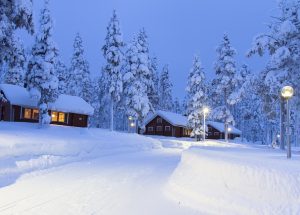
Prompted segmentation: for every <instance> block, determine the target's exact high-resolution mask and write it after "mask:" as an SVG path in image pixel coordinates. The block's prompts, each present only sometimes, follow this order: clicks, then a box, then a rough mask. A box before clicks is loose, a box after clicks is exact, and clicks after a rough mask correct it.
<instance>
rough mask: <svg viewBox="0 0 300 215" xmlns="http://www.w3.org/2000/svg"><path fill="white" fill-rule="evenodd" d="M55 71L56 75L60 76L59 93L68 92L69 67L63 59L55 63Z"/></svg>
mask: <svg viewBox="0 0 300 215" xmlns="http://www.w3.org/2000/svg"><path fill="white" fill-rule="evenodd" d="M55 71H56V76H57V78H58V93H59V94H67V93H68V90H67V83H68V78H69V76H68V74H69V73H68V72H69V71H68V68H67V66H66V65H65V64H64V63H63V62H62V61H61V60H59V59H58V60H57V61H56V63H55Z"/></svg>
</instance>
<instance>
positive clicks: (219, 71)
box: [212, 34, 236, 141]
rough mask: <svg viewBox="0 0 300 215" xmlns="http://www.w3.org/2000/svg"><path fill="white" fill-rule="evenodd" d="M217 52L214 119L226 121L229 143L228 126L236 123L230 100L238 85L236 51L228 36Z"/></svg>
mask: <svg viewBox="0 0 300 215" xmlns="http://www.w3.org/2000/svg"><path fill="white" fill-rule="evenodd" d="M216 51H217V60H216V62H215V65H214V68H215V72H216V78H215V80H214V82H213V84H214V87H215V93H216V94H215V98H217V100H218V101H217V102H218V106H217V107H216V108H215V109H214V110H213V113H212V118H214V119H217V120H222V121H224V128H225V140H226V141H228V125H229V123H234V119H233V116H232V114H231V110H230V102H229V101H228V98H229V96H230V95H231V94H232V93H234V86H235V83H236V81H235V80H234V79H235V73H236V63H235V60H234V56H235V55H236V51H235V49H234V48H232V46H231V43H230V40H229V38H228V35H227V34H224V36H223V40H222V42H221V44H220V45H219V46H218V48H217V50H216Z"/></svg>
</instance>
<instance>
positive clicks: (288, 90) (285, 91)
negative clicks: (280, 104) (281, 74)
mask: <svg viewBox="0 0 300 215" xmlns="http://www.w3.org/2000/svg"><path fill="white" fill-rule="evenodd" d="M281 96H282V98H283V99H284V100H285V101H286V144H287V158H288V159H290V158H291V157H292V147H291V142H290V135H291V134H290V133H291V132H290V107H289V99H290V98H292V97H293V96H294V89H293V87H291V86H285V87H283V88H282V89H281Z"/></svg>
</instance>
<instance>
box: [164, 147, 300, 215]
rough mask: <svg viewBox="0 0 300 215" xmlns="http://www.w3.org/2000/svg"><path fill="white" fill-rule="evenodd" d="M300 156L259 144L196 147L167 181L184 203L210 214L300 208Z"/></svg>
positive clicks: (281, 211)
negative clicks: (272, 149) (292, 156)
mask: <svg viewBox="0 0 300 215" xmlns="http://www.w3.org/2000/svg"><path fill="white" fill-rule="evenodd" d="M299 163H300V162H299V157H296V158H294V159H293V160H287V159H286V158H285V156H284V154H283V153H280V152H276V151H271V150H266V149H264V150H262V149H254V148H247V147H244V148H233V147H208V148H207V147H206V148H204V147H202V148H200V147H197V148H196V147H194V148H191V149H189V150H187V151H185V152H184V153H183V156H182V160H181V162H180V164H179V166H178V167H177V169H176V170H175V172H174V173H173V175H172V176H171V178H170V180H169V182H168V185H167V186H166V190H165V191H166V195H167V196H168V197H170V198H172V199H173V200H175V201H177V202H178V203H179V204H182V205H184V206H188V207H192V208H194V209H196V210H199V211H201V212H202V213H205V214H206V213H208V214H226V215H227V214H244V215H245V214H251V215H252V214H253V215H254V214H255V215H256V214H266V215H271V214H278V215H279V214H280V215H281V214H290V215H293V214H294V215H297V214H300V165H299Z"/></svg>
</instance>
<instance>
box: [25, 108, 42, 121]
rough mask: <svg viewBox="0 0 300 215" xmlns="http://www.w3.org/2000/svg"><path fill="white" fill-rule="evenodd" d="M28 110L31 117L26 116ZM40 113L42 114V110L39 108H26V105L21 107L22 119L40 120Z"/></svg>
mask: <svg viewBox="0 0 300 215" xmlns="http://www.w3.org/2000/svg"><path fill="white" fill-rule="evenodd" d="M26 111H30V114H29V115H30V116H29V117H26V116H25V114H26ZM34 111H37V114H38V115H37V118H34V117H33V116H34V115H33V114H34ZM39 114H40V111H39V109H36V108H26V107H23V108H21V116H22V119H25V120H35V121H38V120H39Z"/></svg>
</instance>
